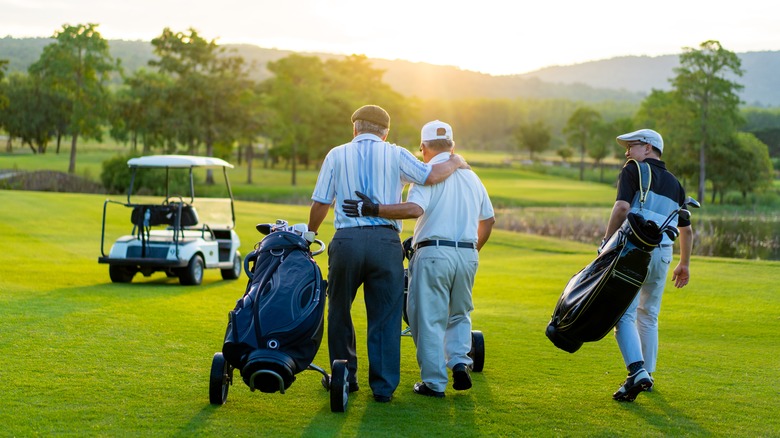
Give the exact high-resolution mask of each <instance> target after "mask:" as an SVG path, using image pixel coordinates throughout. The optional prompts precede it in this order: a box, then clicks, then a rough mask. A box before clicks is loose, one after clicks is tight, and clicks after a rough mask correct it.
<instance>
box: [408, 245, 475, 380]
mask: <svg viewBox="0 0 780 438" xmlns="http://www.w3.org/2000/svg"><path fill="white" fill-rule="evenodd" d="M478 266H479V253H478V252H477V250H476V249H467V248H452V247H445V246H439V247H437V246H427V247H424V248H420V249H418V250H417V251H416V252H415V254H414V256H413V257H412V260H411V261H410V262H409V297H408V302H407V307H406V312H407V316H408V317H409V328H410V329H411V332H412V338H413V339H414V344H415V345H416V346H417V364H418V365H419V366H420V377H421V379H422V381H423V382H425V384H426V385H427V386H428V387H429V388H431V389H433V390H434V391H444V389H445V388H446V386H447V368H452V367H453V366H455V365H457V364H459V363H463V364H466V365H469V366H470V365H471V364H472V362H473V361H472V360H471V358H470V357H468V353H469V351H470V350H471V311H472V310H474V305H473V302H472V299H471V289H472V287H473V286H474V277H475V276H476V273H477V267H478Z"/></svg>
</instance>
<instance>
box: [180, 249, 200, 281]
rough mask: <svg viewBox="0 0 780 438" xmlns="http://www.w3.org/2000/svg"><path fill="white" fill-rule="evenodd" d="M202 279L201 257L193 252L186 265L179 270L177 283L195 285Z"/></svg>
mask: <svg viewBox="0 0 780 438" xmlns="http://www.w3.org/2000/svg"><path fill="white" fill-rule="evenodd" d="M202 281H203V259H202V258H201V257H200V256H199V255H198V254H195V255H194V256H192V258H191V259H190V262H189V263H188V264H187V267H186V268H184V269H182V270H181V271H180V272H179V283H181V284H183V285H185V286H197V285H199V284H200V283H201V282H202Z"/></svg>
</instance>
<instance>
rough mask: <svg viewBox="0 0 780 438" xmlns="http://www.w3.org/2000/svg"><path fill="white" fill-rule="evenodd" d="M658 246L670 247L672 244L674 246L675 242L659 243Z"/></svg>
mask: <svg viewBox="0 0 780 438" xmlns="http://www.w3.org/2000/svg"><path fill="white" fill-rule="evenodd" d="M658 246H660V247H661V248H669V247H671V246H674V244H673V243H664V244H663V245H658Z"/></svg>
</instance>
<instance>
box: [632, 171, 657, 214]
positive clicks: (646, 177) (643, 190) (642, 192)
mask: <svg viewBox="0 0 780 438" xmlns="http://www.w3.org/2000/svg"><path fill="white" fill-rule="evenodd" d="M628 161H633V162H634V163H635V164H636V167H637V169H638V170H639V209H640V210H641V209H642V207H643V206H644V205H645V199H647V194H648V193H649V192H650V184H651V183H652V182H653V173H652V172H650V165H649V164H647V163H645V162H639V161H636V160H634V159H629V160H628Z"/></svg>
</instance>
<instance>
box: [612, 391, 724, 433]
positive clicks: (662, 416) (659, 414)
mask: <svg viewBox="0 0 780 438" xmlns="http://www.w3.org/2000/svg"><path fill="white" fill-rule="evenodd" d="M616 403H617V405H618V407H619V408H621V409H623V410H626V411H631V412H633V413H634V414H635V415H637V416H638V417H641V419H638V420H637V421H640V422H644V423H647V424H648V425H650V426H652V429H653V430H656V431H663V432H664V433H665V434H671V435H692V436H702V435H709V434H711V433H713V431H712V430H710V429H707V428H705V427H702V426H701V425H700V424H699V423H697V422H696V421H695V420H693V419H692V418H691V417H690V416H688V415H686V413H685V411H682V410H680V409H677V408H674V407H672V406H671V405H670V404H669V403H668V402H667V400H666V398H665V397H664V395H663V393H662V392H661V391H659V390H657V389H654V390H653V391H652V392H650V393H646V392H644V393H641V394H640V395H639V397H637V401H635V402H633V403H623V402H616Z"/></svg>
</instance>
